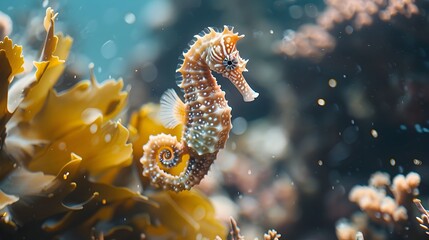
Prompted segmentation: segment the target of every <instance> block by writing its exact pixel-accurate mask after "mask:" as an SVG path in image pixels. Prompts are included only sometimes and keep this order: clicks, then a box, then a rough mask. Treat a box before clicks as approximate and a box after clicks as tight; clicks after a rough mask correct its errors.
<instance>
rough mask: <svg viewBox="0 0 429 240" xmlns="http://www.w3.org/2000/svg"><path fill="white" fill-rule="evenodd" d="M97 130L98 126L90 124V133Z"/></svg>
mask: <svg viewBox="0 0 429 240" xmlns="http://www.w3.org/2000/svg"><path fill="white" fill-rule="evenodd" d="M97 130H98V126H97V124H95V123H94V124H92V125H91V126H90V127H89V131H90V132H91V133H92V134H94V133H96V132H97Z"/></svg>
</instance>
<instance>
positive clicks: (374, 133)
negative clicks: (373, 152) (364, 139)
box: [371, 129, 378, 138]
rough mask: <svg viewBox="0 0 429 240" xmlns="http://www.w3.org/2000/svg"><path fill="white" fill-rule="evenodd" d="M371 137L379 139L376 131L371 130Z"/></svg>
mask: <svg viewBox="0 0 429 240" xmlns="http://www.w3.org/2000/svg"><path fill="white" fill-rule="evenodd" d="M371 135H372V137H373V138H378V132H377V130H375V129H371Z"/></svg>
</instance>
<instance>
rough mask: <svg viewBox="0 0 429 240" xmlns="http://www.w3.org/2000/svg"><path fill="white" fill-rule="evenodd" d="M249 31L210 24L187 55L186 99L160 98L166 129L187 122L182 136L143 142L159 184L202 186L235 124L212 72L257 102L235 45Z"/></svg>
mask: <svg viewBox="0 0 429 240" xmlns="http://www.w3.org/2000/svg"><path fill="white" fill-rule="evenodd" d="M243 37H244V35H238V33H234V32H233V28H229V27H227V26H224V29H223V31H219V32H218V31H215V30H214V29H213V28H207V29H205V30H204V31H203V32H201V33H200V34H199V35H195V38H194V40H193V41H191V42H190V44H189V47H190V48H189V50H187V51H185V52H184V53H183V62H182V64H179V66H178V69H177V71H176V72H177V73H179V77H178V78H179V79H178V81H177V84H178V86H179V87H180V88H181V89H182V90H183V92H184V101H183V102H182V100H181V99H180V98H179V96H178V95H177V94H176V92H175V91H174V90H172V89H169V90H167V91H166V92H165V93H164V94H163V96H162V97H161V109H160V119H161V121H162V122H163V124H164V125H165V126H166V127H169V128H173V127H175V126H177V125H179V124H183V133H182V139H181V140H180V141H178V140H177V139H176V137H175V136H171V135H167V134H158V135H155V136H151V137H150V138H149V141H148V142H147V143H146V144H145V145H144V146H143V151H144V154H143V157H142V158H141V159H140V162H141V163H142V164H143V175H144V176H146V177H149V178H150V181H151V184H152V185H154V186H155V187H158V188H164V189H168V190H173V191H176V192H179V191H182V190H189V189H190V188H191V187H192V186H194V185H196V184H199V183H200V181H201V180H202V179H203V177H204V176H205V175H206V174H207V172H208V171H209V169H210V166H211V164H212V163H213V161H214V160H215V159H216V155H217V153H218V152H219V149H221V148H224V146H225V143H226V140H227V139H228V135H229V132H230V130H231V128H232V125H231V107H229V106H228V101H227V100H226V99H225V92H223V91H222V90H221V89H220V85H218V84H217V82H216V78H215V77H214V76H213V75H212V73H211V71H214V72H216V73H219V74H221V75H222V76H223V77H226V78H228V79H229V80H230V81H231V82H232V83H233V84H234V85H235V87H236V88H237V89H238V91H239V92H240V93H241V94H242V96H243V98H244V101H246V102H249V101H253V100H254V99H255V98H256V97H258V95H259V94H258V93H257V92H255V91H253V90H252V89H251V88H250V86H249V85H248V84H247V82H246V80H245V79H244V77H243V74H242V73H243V72H245V71H247V69H246V63H247V61H248V60H244V59H242V58H241V57H240V55H239V53H238V50H237V49H236V43H237V41H238V40H240V39H241V38H243ZM183 161H186V164H185V167H184V168H183V167H182V168H183V169H182V170H181V172H180V174H178V175H174V174H171V171H172V169H173V168H175V167H176V168H177V167H179V166H182V165H183V164H180V163H181V162H183Z"/></svg>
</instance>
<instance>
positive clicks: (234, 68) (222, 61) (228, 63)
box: [207, 26, 259, 102]
mask: <svg viewBox="0 0 429 240" xmlns="http://www.w3.org/2000/svg"><path fill="white" fill-rule="evenodd" d="M210 31H211V34H216V37H214V38H213V40H212V41H211V42H210V47H209V48H208V50H209V53H208V54H207V63H208V65H209V67H210V69H211V70H212V71H215V72H217V73H219V74H222V76H223V77H225V78H228V79H229V80H230V81H231V82H232V83H233V84H234V85H235V87H236V88H237V89H238V91H240V93H241V95H242V96H243V98H244V101H246V102H250V101H253V100H254V99H255V98H256V97H258V95H259V93H257V92H255V91H253V89H252V88H251V87H250V86H249V84H247V82H246V80H245V78H244V76H243V72H247V69H246V64H247V62H248V61H249V60H245V59H242V58H241V57H240V54H239V52H238V50H237V48H236V44H237V41H238V40H240V39H242V38H243V37H244V35H238V33H234V32H233V28H231V29H230V28H229V27H227V26H224V28H223V31H222V32H215V31H214V30H213V29H210Z"/></svg>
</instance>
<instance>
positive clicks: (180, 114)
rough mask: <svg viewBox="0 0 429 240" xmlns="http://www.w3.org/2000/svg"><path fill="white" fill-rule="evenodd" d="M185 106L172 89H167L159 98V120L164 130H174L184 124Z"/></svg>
mask: <svg viewBox="0 0 429 240" xmlns="http://www.w3.org/2000/svg"><path fill="white" fill-rule="evenodd" d="M185 108H186V107H185V104H184V103H183V102H182V100H180V98H179V96H178V95H177V93H176V92H175V91H174V90H173V89H167V91H165V92H164V94H162V96H161V109H160V110H159V118H160V120H161V122H162V124H163V125H164V126H165V127H166V128H174V127H176V126H177V125H179V124H185V121H186V119H185V117H186V111H185Z"/></svg>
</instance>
